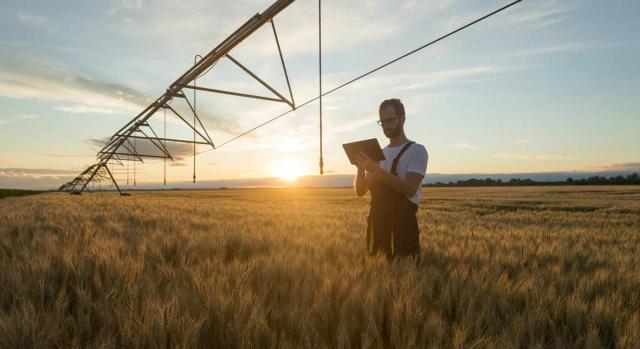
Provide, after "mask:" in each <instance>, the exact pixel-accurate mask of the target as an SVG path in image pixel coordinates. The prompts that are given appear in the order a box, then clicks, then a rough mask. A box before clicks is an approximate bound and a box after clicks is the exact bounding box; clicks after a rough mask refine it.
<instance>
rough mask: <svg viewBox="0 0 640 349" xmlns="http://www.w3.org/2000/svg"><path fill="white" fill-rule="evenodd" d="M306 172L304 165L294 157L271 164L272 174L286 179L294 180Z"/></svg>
mask: <svg viewBox="0 0 640 349" xmlns="http://www.w3.org/2000/svg"><path fill="white" fill-rule="evenodd" d="M304 172H305V169H304V166H302V164H300V163H299V162H297V161H295V160H292V159H282V160H280V161H278V162H276V163H274V164H273V165H271V175H272V176H274V177H278V178H281V179H284V180H286V181H294V180H296V179H297V178H298V177H300V176H301V175H303V174H304Z"/></svg>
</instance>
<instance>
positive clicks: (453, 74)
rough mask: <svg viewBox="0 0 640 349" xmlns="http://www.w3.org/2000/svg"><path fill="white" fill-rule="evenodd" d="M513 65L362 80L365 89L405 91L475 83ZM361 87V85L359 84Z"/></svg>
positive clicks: (475, 67) (507, 69) (466, 68)
mask: <svg viewBox="0 0 640 349" xmlns="http://www.w3.org/2000/svg"><path fill="white" fill-rule="evenodd" d="M516 69H519V68H515V67H506V66H505V67H501V66H494V65H480V66H473V67H465V68H455V69H442V70H435V71H430V72H423V73H421V72H418V73H400V74H387V75H384V76H374V77H370V78H368V79H367V80H365V81H363V82H362V84H364V88H366V89H381V88H384V89H387V90H388V91H389V92H396V93H397V92H406V91H411V90H418V89H428V88H434V87H440V86H444V85H447V84H459V83H475V82H478V81H486V80H488V79H491V78H495V77H497V76H499V75H500V74H502V73H505V72H508V71H512V70H516ZM360 88H363V86H360Z"/></svg>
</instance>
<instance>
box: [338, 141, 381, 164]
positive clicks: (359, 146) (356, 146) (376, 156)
mask: <svg viewBox="0 0 640 349" xmlns="http://www.w3.org/2000/svg"><path fill="white" fill-rule="evenodd" d="M342 147H343V148H344V151H345V153H347V157H348V158H349V161H350V162H351V164H353V165H355V164H356V163H355V161H356V154H358V152H359V151H361V150H362V151H363V152H364V153H365V154H367V156H369V158H371V160H373V161H376V162H379V161H382V160H384V154H383V153H382V149H381V148H380V143H378V140H377V139H376V138H371V139H366V140H364V141H358V142H352V143H345V144H343V145H342Z"/></svg>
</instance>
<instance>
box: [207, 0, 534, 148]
mask: <svg viewBox="0 0 640 349" xmlns="http://www.w3.org/2000/svg"><path fill="white" fill-rule="evenodd" d="M522 1H523V0H516V1H513V2H511V3H509V4H507V5H505V6H503V7H501V8H499V9H497V10H495V11H492V12H490V13H488V14H486V15H484V16H482V17H480V18H478V19H476V20H474V21H471V22H469V23H467V24H465V25H463V26H461V27H459V28H458V29H455V30H453V31H451V32H449V33H447V34H445V35H442V36H440V37H438V38H437V39H434V40H432V41H430V42H428V43H426V44H424V45H422V46H419V47H418V48H416V49H413V50H411V51H409V52H407V53H405V54H403V55H401V56H399V57H397V58H395V59H393V60H391V61H389V62H387V63H384V64H382V65H380V66H378V67H376V68H374V69H371V70H369V71H368V72H366V73H363V74H361V75H359V76H357V77H355V78H353V79H351V80H349V81H347V82H345V83H343V84H341V85H338V86H336V87H334V88H332V89H331V90H329V91H327V92H324V93H321V94H320V95H318V96H316V97H314V98H312V99H309V100H307V101H306V102H304V103H302V104H300V105H298V106H296V109H291V110H287V111H285V112H284V113H282V114H280V115H277V116H275V117H273V118H271V119H269V120H267V121H265V122H263V123H261V124H259V125H257V126H255V127H253V128H251V129H249V130H247V131H245V132H242V133H241V134H239V135H237V136H235V137H233V138H231V139H229V140H227V141H225V142H223V143H221V144H219V145H218V146H216V149H218V148H220V147H222V146H223V145H225V144H228V143H231V142H233V141H235V140H236V139H238V138H240V137H243V136H245V135H247V134H249V133H251V132H253V131H255V130H257V129H259V128H261V127H264V126H265V125H267V124H269V123H271V122H274V121H276V120H277V119H280V118H281V117H283V116H285V115H287V114H289V113H291V112H293V111H296V110H298V109H300V108H301V107H304V106H305V105H307V104H309V103H311V102H314V101H315V100H317V99H320V98H321V97H323V96H326V95H328V94H331V93H333V92H335V91H337V90H339V89H341V88H343V87H345V86H347V85H350V84H352V83H354V82H356V81H358V80H360V79H362V78H364V77H366V76H368V75H371V74H373V73H375V72H377V71H378V70H380V69H382V68H385V67H387V66H388V65H391V64H393V63H395V62H397V61H399V60H401V59H404V58H406V57H408V56H410V55H412V54H414V53H416V52H418V51H420V50H423V49H425V48H427V47H429V46H431V45H433V44H435V43H437V42H439V41H442V40H444V39H446V38H448V37H450V36H452V35H453V34H456V33H458V32H460V31H462V30H464V29H467V28H469V27H471V26H473V25H474V24H477V23H478V22H481V21H483V20H485V19H487V18H489V17H491V16H494V15H496V14H498V13H500V12H502V11H504V10H506V9H508V8H510V7H511V6H513V5H516V4H518V3H520V2H522ZM212 150H213V149H205V150H203V151H200V152H197V153H196V154H202V153H206V152H209V151H212Z"/></svg>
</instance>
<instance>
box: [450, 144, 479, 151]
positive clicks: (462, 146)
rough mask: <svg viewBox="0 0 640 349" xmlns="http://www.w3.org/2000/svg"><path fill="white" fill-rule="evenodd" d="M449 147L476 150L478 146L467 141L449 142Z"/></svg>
mask: <svg viewBox="0 0 640 349" xmlns="http://www.w3.org/2000/svg"><path fill="white" fill-rule="evenodd" d="M449 148H451V149H459V150H476V149H478V147H476V146H474V145H471V144H469V143H465V142H463V143H452V144H449Z"/></svg>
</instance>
